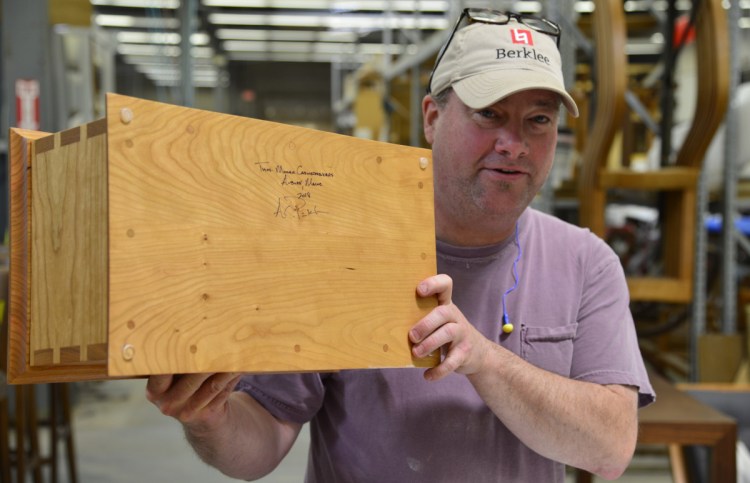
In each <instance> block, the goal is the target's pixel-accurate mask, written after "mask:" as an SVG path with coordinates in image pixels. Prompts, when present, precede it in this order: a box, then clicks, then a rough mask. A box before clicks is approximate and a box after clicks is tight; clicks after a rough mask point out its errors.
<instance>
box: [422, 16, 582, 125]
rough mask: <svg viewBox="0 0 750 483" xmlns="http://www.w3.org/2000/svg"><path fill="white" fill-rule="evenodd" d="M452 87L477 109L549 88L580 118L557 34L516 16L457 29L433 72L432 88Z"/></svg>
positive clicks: (440, 89)
mask: <svg viewBox="0 0 750 483" xmlns="http://www.w3.org/2000/svg"><path fill="white" fill-rule="evenodd" d="M451 86H452V87H453V90H454V91H455V92H456V94H457V95H458V97H459V98H460V99H461V100H462V101H463V103H464V104H466V105H467V106H469V107H471V108H472V109H480V108H483V107H487V106H490V105H492V104H494V103H496V102H497V101H499V100H501V99H503V98H505V97H507V96H509V95H511V94H514V93H516V92H520V91H523V90H528V89H547V90H550V91H553V92H556V93H558V94H560V97H561V99H562V102H563V104H564V105H565V108H566V109H567V110H568V112H569V113H570V114H571V115H573V116H574V117H578V106H576V103H575V101H574V100H573V98H572V97H571V96H570V94H568V92H567V91H566V90H565V82H564V81H563V75H562V62H561V60H560V51H559V50H558V49H557V43H556V40H555V38H554V37H552V36H550V35H548V34H545V33H543V32H539V31H536V30H534V29H531V28H529V27H527V26H525V25H523V24H521V23H518V22H517V21H516V20H513V19H511V20H510V21H509V22H508V23H507V24H504V25H498V24H489V23H483V22H474V23H471V24H469V25H468V26H465V27H463V28H459V29H458V30H457V31H456V32H455V33H454V35H453V39H452V40H451V41H450V43H449V44H448V49H447V50H446V51H445V53H444V54H443V57H442V58H441V59H440V61H439V62H438V65H437V66H436V68H435V72H434V73H433V77H432V85H431V92H433V93H434V94H438V93H440V92H441V91H443V90H445V89H447V88H448V87H451Z"/></svg>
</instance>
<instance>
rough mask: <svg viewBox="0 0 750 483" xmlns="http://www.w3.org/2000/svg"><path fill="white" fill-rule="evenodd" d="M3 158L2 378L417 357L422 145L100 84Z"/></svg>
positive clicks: (429, 245)
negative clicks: (99, 94)
mask: <svg viewBox="0 0 750 483" xmlns="http://www.w3.org/2000/svg"><path fill="white" fill-rule="evenodd" d="M10 154H11V159H10V186H11V193H10V195H11V200H10V205H11V215H10V216H11V219H10V223H11V227H10V230H11V231H10V239H11V274H10V319H9V344H8V377H9V380H10V382H12V383H34V382H54V381H75V380H84V379H104V378H120V377H137V376H145V375H149V374H169V373H194V372H224V371H242V372H287V371H331V370H341V369H356V368H372V367H409V366H414V365H418V366H429V365H434V364H435V363H436V358H435V357H431V358H429V359H426V360H414V359H412V357H411V353H410V344H409V342H408V337H407V332H408V329H409V328H410V327H411V326H412V325H413V324H414V323H416V322H417V321H418V320H419V319H420V318H421V317H423V316H424V315H425V314H426V313H428V312H429V311H430V310H431V309H432V308H433V307H434V306H435V304H436V301H435V300H434V299H428V300H425V299H420V298H419V297H417V296H416V286H417V283H418V282H419V281H420V280H422V279H423V278H425V277H428V276H430V275H432V274H434V273H435V271H436V266H435V226H434V215H433V206H434V204H433V185H432V164H431V155H430V152H429V151H428V150H425V149H421V148H412V147H405V146H398V145H392V144H386V143H379V142H374V141H367V140H362V139H355V138H351V137H347V136H341V135H337V134H331V133H324V132H320V131H315V130H311V129H305V128H299V127H293V126H287V125H282V124H277V123H272V122H267V121H258V120H254V119H248V118H242V117H237V116H231V115H225V114H217V113H211V112H207V111H202V110H197V109H189V108H184V107H178V106H172V105H167V104H162V103H157V102H151V101H146V100H142V99H136V98H131V97H125V96H120V95H114V94H110V95H108V96H107V116H106V119H102V120H99V121H96V122H93V123H90V124H87V125H83V126H80V127H77V128H74V129H70V130H67V131H63V132H60V133H55V134H45V133H39V132H35V131H25V130H20V129H12V130H11V135H10Z"/></svg>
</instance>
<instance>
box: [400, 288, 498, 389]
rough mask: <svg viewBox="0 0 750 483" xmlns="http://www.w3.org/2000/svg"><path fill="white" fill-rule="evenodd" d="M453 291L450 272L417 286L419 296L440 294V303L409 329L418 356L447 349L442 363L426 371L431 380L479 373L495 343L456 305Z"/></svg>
mask: <svg viewBox="0 0 750 483" xmlns="http://www.w3.org/2000/svg"><path fill="white" fill-rule="evenodd" d="M452 291H453V280H452V279H451V278H450V277H449V276H447V275H436V276H434V277H430V278H427V279H425V280H423V281H422V282H420V284H419V285H418V286H417V294H419V296H421V297H430V296H437V299H438V304H439V305H438V306H437V307H435V308H434V309H433V310H432V311H431V312H430V313H429V314H427V316H425V317H424V318H423V319H422V320H420V321H419V322H417V323H416V324H415V325H414V327H412V328H411V330H410V331H409V339H410V340H411V341H412V343H413V344H414V346H413V347H412V353H413V354H414V356H415V357H420V358H421V357H425V356H427V355H428V354H430V353H431V352H433V351H435V350H438V349H441V348H442V350H443V354H444V357H443V359H442V362H441V363H440V364H439V365H438V366H436V367H433V368H431V369H428V370H427V371H425V374H424V376H425V379H427V380H430V381H436V380H439V379H442V378H444V377H445V376H447V375H448V374H450V373H451V372H457V373H459V374H467V375H468V374H474V373H476V372H478V371H479V370H480V369H481V368H482V366H483V364H484V360H485V357H486V356H487V352H488V351H489V350H490V345H491V344H492V342H490V341H489V340H487V339H486V338H485V337H484V336H483V335H482V334H481V333H479V331H477V330H476V329H475V328H474V326H473V325H471V323H469V321H468V320H466V317H464V315H463V314H462V313H461V311H460V310H458V307H456V305H455V304H453V302H452V301H451V294H452Z"/></svg>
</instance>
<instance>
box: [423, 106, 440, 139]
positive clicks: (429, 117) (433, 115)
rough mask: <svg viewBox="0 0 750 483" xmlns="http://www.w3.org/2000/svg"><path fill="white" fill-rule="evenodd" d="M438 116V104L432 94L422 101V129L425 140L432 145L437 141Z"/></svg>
mask: <svg viewBox="0 0 750 483" xmlns="http://www.w3.org/2000/svg"><path fill="white" fill-rule="evenodd" d="M438 115H439V109H438V105H437V102H435V99H434V98H433V97H432V96H431V95H430V94H427V95H426V96H424V98H423V99H422V129H423V131H424V138H425V139H426V140H427V142H428V143H429V144H430V145H432V141H433V140H434V139H435V123H437V120H438Z"/></svg>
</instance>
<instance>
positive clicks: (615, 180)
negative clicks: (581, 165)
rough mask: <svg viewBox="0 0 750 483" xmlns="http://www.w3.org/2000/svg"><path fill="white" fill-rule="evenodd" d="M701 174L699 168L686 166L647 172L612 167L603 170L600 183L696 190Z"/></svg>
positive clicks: (606, 185) (610, 186)
mask: <svg viewBox="0 0 750 483" xmlns="http://www.w3.org/2000/svg"><path fill="white" fill-rule="evenodd" d="M699 175H700V172H699V170H697V169H695V168H685V167H666V168H662V169H660V170H658V171H645V172H639V171H632V170H628V169H616V170H615V169H612V170H603V171H602V172H601V176H600V180H599V183H600V185H601V186H602V187H603V188H622V189H632V190H644V191H649V190H650V191H662V190H664V191H670V190H673V191H680V190H693V191H695V190H696V189H697V185H698V176H699Z"/></svg>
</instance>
